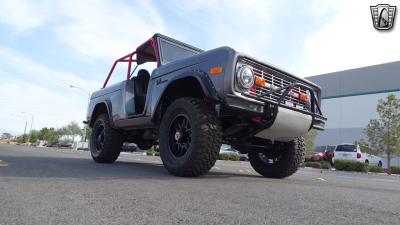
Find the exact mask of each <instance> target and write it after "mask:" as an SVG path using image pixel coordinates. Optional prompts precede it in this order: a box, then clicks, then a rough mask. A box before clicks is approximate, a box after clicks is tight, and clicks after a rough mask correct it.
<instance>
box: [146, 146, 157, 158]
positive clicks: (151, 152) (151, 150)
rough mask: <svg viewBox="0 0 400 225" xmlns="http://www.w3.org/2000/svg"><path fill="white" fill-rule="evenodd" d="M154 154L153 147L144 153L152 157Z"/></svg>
mask: <svg viewBox="0 0 400 225" xmlns="http://www.w3.org/2000/svg"><path fill="white" fill-rule="evenodd" d="M155 154H156V151H155V150H154V148H153V147H152V148H150V149H149V150H147V151H146V155H151V156H153V155H155Z"/></svg>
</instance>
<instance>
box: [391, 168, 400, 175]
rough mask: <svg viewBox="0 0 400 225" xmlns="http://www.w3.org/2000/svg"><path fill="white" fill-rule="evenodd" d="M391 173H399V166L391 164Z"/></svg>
mask: <svg viewBox="0 0 400 225" xmlns="http://www.w3.org/2000/svg"><path fill="white" fill-rule="evenodd" d="M390 169H392V174H400V166H391V167H390Z"/></svg>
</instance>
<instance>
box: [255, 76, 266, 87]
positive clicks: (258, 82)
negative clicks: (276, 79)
mask: <svg viewBox="0 0 400 225" xmlns="http://www.w3.org/2000/svg"><path fill="white" fill-rule="evenodd" d="M254 84H255V85H257V86H259V87H265V79H264V78H261V77H259V76H256V80H255V82H254Z"/></svg>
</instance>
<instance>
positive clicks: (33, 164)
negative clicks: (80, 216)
mask: <svg viewBox="0 0 400 225" xmlns="http://www.w3.org/2000/svg"><path fill="white" fill-rule="evenodd" d="M1 159H2V160H3V161H4V162H6V163H7V164H8V166H7V167H2V168H0V178H6V177H25V178H79V179H85V180H96V179H99V180H102V179H155V178H156V179H168V180H171V179H224V178H230V177H259V176H256V175H252V174H240V173H233V172H232V173H231V172H224V171H210V172H209V173H207V174H206V175H204V176H200V177H197V178H181V177H175V176H172V175H170V174H169V173H168V172H167V171H166V170H165V168H164V167H163V165H162V164H160V163H151V162H132V161H123V160H120V159H119V160H117V161H116V162H115V163H112V164H100V163H95V162H94V161H93V160H92V159H90V158H75V157H74V158H66V157H63V158H57V157H44V156H1Z"/></svg>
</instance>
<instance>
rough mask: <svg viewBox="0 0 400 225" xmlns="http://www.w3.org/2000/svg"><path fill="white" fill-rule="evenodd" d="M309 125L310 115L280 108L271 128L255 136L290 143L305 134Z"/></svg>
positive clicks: (310, 121)
mask: <svg viewBox="0 0 400 225" xmlns="http://www.w3.org/2000/svg"><path fill="white" fill-rule="evenodd" d="M311 123H312V117H311V115H307V114H304V113H301V112H297V111H293V110H290V109H286V108H282V107H280V108H279V109H278V114H277V115H276V119H275V121H274V123H273V124H272V126H271V127H269V128H267V129H265V130H262V131H260V132H258V133H257V134H256V135H255V136H256V137H259V138H263V139H272V140H277V141H290V140H293V139H295V138H297V137H300V136H302V135H304V134H306V133H307V132H308V130H309V129H310V127H311Z"/></svg>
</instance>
